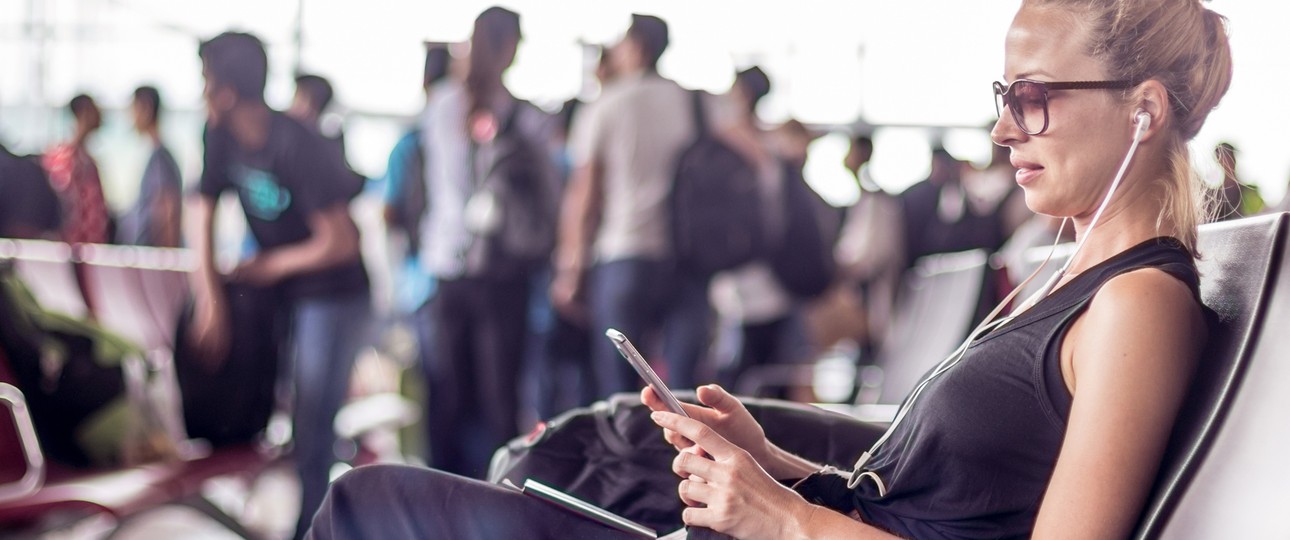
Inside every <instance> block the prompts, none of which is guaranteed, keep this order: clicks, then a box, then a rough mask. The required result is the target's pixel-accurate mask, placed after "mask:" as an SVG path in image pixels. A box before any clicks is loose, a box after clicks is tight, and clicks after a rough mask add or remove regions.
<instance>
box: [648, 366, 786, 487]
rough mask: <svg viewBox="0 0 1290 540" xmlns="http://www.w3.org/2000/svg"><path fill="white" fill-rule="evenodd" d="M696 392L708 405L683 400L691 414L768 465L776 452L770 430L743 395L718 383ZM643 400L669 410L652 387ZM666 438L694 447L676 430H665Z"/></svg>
mask: <svg viewBox="0 0 1290 540" xmlns="http://www.w3.org/2000/svg"><path fill="white" fill-rule="evenodd" d="M695 395H696V396H697V397H698V398H699V402H700V403H702V404H704V405H707V407H702V406H699V405H691V404H689V403H682V404H681V408H683V409H685V413H686V414H688V415H690V418H693V419H695V420H698V421H699V422H700V423H702V424H704V425H705V426H708V427H710V428H712V430H713V431H716V432H717V434H718V435H720V436H721V437H722V438H723V439H725V440H727V441H730V442H731V443H733V444H734V445H735V446H738V447H739V448H742V449H744V450H746V451H747V452H748V453H749V454H750V455H751V456H752V457H753V459H755V460H757V462H758V463H759V464H761V466H763V467H765V466H767V463H766V461H767V459H768V458H769V457H770V456H771V455H772V452H771V451H770V449H769V444H768V443H767V441H766V432H765V430H763V429H762V427H761V424H758V423H757V420H756V419H754V418H753V417H752V414H750V413H749V412H748V409H747V408H745V407H744V404H743V403H741V402H740V401H739V398H736V397H734V396H732V395H730V394H729V393H728V392H726V391H725V389H723V388H721V387H720V386H718V385H715V384H709V385H706V386H700V387H699V388H698V389H697V390H696V391H695ZM641 402H643V403H644V404H645V406H647V407H649V408H650V409H651V410H654V411H664V412H667V411H668V409H667V405H665V404H664V403H663V400H662V399H660V398H659V397H658V394H655V393H654V389H653V388H650V387H649V386H646V387H645V388H644V389H643V390H641ZM663 438H664V439H667V442H669V443H671V444H672V446H674V447H676V449H677V450H684V449H686V448H689V447H691V446H694V441H693V440H691V439H689V438H687V437H685V436H683V435H681V434H679V433H677V432H676V431H674V430H672V429H664V430H663Z"/></svg>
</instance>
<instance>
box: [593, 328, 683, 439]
mask: <svg viewBox="0 0 1290 540" xmlns="http://www.w3.org/2000/svg"><path fill="white" fill-rule="evenodd" d="M605 336H607V337H608V338H609V341H612V342H614V347H616V348H617V349H618V352H619V354H622V355H623V358H626V359H627V362H628V363H629V364H631V365H632V367H633V368H635V369H636V373H638V374H640V376H641V378H642V379H645V382H646V383H647V384H649V385H650V388H653V389H654V393H655V394H658V397H659V398H661V399H662V400H663V403H664V404H666V405H667V408H668V410H670V411H672V412H674V413H676V414H679V415H681V416H684V417H686V418H689V417H690V415H688V414H685V409H683V408H681V402H680V401H678V400H677V399H676V396H675V395H673V394H672V391H671V390H669V389H668V387H667V385H666V384H663V379H660V378H659V376H658V374H657V373H654V369H653V368H651V367H649V362H646V361H645V357H643V356H641V353H640V352H639V351H637V350H636V347H635V346H633V345H632V342H631V341H628V340H627V336H625V335H623V333H622V332H619V331H617V330H614V329H613V328H610V329H609V330H606V331H605Z"/></svg>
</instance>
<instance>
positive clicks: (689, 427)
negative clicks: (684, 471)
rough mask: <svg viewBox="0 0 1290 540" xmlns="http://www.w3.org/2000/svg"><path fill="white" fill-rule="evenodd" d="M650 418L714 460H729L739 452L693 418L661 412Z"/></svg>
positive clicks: (651, 415)
mask: <svg viewBox="0 0 1290 540" xmlns="http://www.w3.org/2000/svg"><path fill="white" fill-rule="evenodd" d="M650 418H651V419H653V420H654V423H655V424H658V425H659V426H662V427H663V428H666V429H670V430H672V431H675V432H677V433H678V434H680V435H681V436H682V437H685V438H687V439H689V440H691V441H694V444H697V445H699V446H700V447H701V448H703V450H705V451H707V452H708V454H710V455H711V456H712V457H713V458H715V459H729V458H730V457H733V456H734V455H735V454H736V453H737V452H739V451H740V450H739V447H738V446H735V445H733V444H730V441H727V440H726V439H725V437H722V436H721V434H719V433H717V432H716V431H715V430H713V429H712V428H711V427H708V425H707V424H704V423H703V422H700V421H698V420H695V419H693V418H686V417H684V416H681V415H679V414H673V413H669V412H662V411H655V412H653V413H650Z"/></svg>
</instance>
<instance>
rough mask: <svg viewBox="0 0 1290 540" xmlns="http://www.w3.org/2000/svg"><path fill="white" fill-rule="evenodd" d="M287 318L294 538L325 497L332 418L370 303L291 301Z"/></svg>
mask: <svg viewBox="0 0 1290 540" xmlns="http://www.w3.org/2000/svg"><path fill="white" fill-rule="evenodd" d="M292 314H293V317H292V328H291V345H292V348H293V353H292V375H293V379H294V381H293V382H294V384H293V391H294V394H295V401H294V407H295V409H294V413H293V416H294V418H293V421H292V438H293V439H294V445H293V448H292V454H293V455H294V458H295V461H296V470H297V473H298V474H299V476H300V499H301V500H300V517H299V519H298V520H297V522H296V537H297V538H299V537H300V536H301V535H302V534H304V530H305V527H308V525H309V520H310V518H312V517H313V513H314V511H315V510H316V509H317V508H318V505H320V504H322V500H323V496H324V495H325V494H326V493H327V482H328V479H329V477H330V474H331V466H332V464H333V463H335V462H336V454H335V450H334V449H335V447H336V430H335V427H334V426H335V421H336V413H337V412H339V411H340V407H341V405H343V404H344V403H345V398H346V397H347V396H348V395H349V375H350V372H351V371H353V369H354V358H355V357H356V356H358V351H359V350H360V349H361V348H362V347H363V345H364V344H365V343H367V340H368V338H370V335H369V333H368V328H369V324H370V322H371V299H370V296H369V295H368V293H366V292H363V293H361V294H351V295H346V296H341V297H337V298H307V299H303V300H297V301H296V305H295V307H294V309H293V310H292Z"/></svg>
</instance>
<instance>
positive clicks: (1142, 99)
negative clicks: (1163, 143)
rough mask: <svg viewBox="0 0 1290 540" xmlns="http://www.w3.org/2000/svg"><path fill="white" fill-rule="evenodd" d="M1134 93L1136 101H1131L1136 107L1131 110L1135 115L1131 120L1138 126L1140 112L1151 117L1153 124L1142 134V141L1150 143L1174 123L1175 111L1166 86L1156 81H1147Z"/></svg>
mask: <svg viewBox="0 0 1290 540" xmlns="http://www.w3.org/2000/svg"><path fill="white" fill-rule="evenodd" d="M1133 92H1134V95H1135V96H1136V99H1134V100H1132V101H1131V103H1133V104H1134V107H1133V108H1132V109H1130V110H1131V111H1133V115H1132V116H1131V117H1130V119H1129V120H1130V121H1131V122H1134V123H1135V124H1136V123H1137V115H1138V114H1139V112H1138V111H1145V112H1146V113H1147V114H1149V115H1151V124H1150V126H1148V127H1147V130H1146V131H1145V132H1144V133H1143V134H1142V140H1143V141H1149V140H1151V138H1152V137H1153V136H1154V135H1155V134H1156V133H1159V132H1161V131H1163V130H1164V129H1165V127H1166V126H1168V125H1170V124H1172V123H1173V115H1172V112H1173V111H1172V110H1171V109H1170V107H1169V92H1168V91H1167V90H1165V85H1163V84H1160V81H1157V80H1155V79H1147V80H1146V81H1145V82H1143V83H1142V84H1140V85H1138V88H1137V89H1135V90H1134V91H1133Z"/></svg>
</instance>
